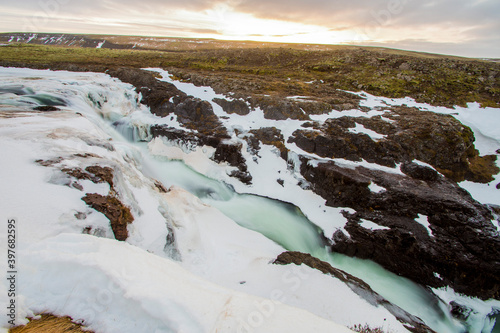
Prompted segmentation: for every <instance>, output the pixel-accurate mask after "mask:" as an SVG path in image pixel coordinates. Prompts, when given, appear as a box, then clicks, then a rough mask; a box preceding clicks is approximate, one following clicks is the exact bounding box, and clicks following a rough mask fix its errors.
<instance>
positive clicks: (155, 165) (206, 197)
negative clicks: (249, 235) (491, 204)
mask: <svg viewBox="0 0 500 333" xmlns="http://www.w3.org/2000/svg"><path fill="white" fill-rule="evenodd" d="M23 73H24V72H23ZM32 75H34V74H32ZM80 76H82V75H80ZM54 77H55V78H54ZM54 77H50V78H49V79H47V80H46V81H47V82H46V84H45V86H44V84H43V82H37V85H36V86H35V87H34V88H26V87H24V86H9V87H4V88H3V89H4V90H5V92H8V93H10V94H13V95H17V96H21V100H19V99H17V100H16V99H14V98H10V99H9V103H7V104H11V105H21V104H22V103H33V104H36V105H40V104H46V105H49V104H51V103H52V105H66V104H70V105H71V107H72V108H75V109H77V110H78V111H81V112H82V113H84V114H85V115H86V116H87V117H90V118H92V119H93V120H94V121H96V122H99V124H100V126H101V127H102V128H103V129H104V130H105V131H106V132H108V133H109V134H110V135H111V136H113V137H114V138H115V140H116V141H118V142H120V141H121V144H123V145H134V146H135V147H136V148H137V150H138V154H139V155H140V156H138V160H142V161H143V164H144V166H143V168H144V171H145V172H146V173H149V174H150V175H152V176H154V177H155V178H157V179H158V180H160V181H162V182H163V183H164V184H165V185H166V186H171V185H177V186H180V187H182V188H184V189H186V190H188V191H189V192H191V193H193V194H194V195H196V196H198V197H199V198H200V199H201V200H202V201H204V202H205V203H207V204H210V205H212V206H214V207H216V208H218V209H219V210H220V211H222V212H223V213H224V214H225V215H227V216H228V217H230V218H231V219H233V220H234V221H235V222H237V223H238V224H240V225H241V226H243V227H245V228H248V229H251V230H254V231H257V232H259V233H261V234H263V235H264V236H266V237H268V238H269V239H271V240H273V241H274V242H276V243H278V244H280V245H281V246H283V247H284V248H285V249H287V250H290V251H300V252H306V253H310V254H312V255H313V256H316V257H317V258H319V259H322V260H325V261H327V262H329V263H331V264H332V265H333V266H334V267H337V268H339V269H342V270H344V271H346V272H348V273H350V274H352V275H355V276H357V277H359V278H361V279H363V280H364V281H365V282H367V283H368V284H369V285H370V286H371V287H372V288H373V289H374V290H375V291H376V292H378V293H379V294H381V295H382V296H384V297H385V298H386V299H388V300H389V301H390V302H392V303H394V304H396V305H398V306H400V307H401V308H403V309H405V310H406V311H408V312H409V313H411V314H413V315H416V316H418V317H420V318H422V319H423V320H424V321H425V323H426V324H427V325H429V326H430V327H431V328H433V329H434V330H436V332H439V333H447V332H450V333H454V332H473V333H483V332H484V333H490V332H498V330H499V329H498V328H493V331H492V327H491V326H492V325H491V320H490V319H488V318H482V317H480V316H479V315H478V316H476V317H474V316H471V317H474V318H472V319H471V320H469V322H468V323H466V324H464V323H460V322H458V321H457V320H455V319H453V318H452V317H451V315H450V313H449V311H448V309H447V308H446V305H445V304H444V303H443V302H441V301H439V299H438V298H437V297H436V296H435V295H434V294H432V293H430V292H429V291H427V290H426V289H424V288H423V287H421V286H419V285H417V284H415V283H413V282H411V281H410V280H408V279H405V278H402V277H399V276H397V275H395V274H393V273H391V272H388V271H387V270H385V269H383V268H382V267H381V266H379V265H377V264H376V263H374V262H371V261H368V260H361V259H356V258H350V257H347V256H344V255H341V254H336V253H330V252H329V251H327V248H326V247H325V244H324V241H323V238H322V237H321V230H319V228H318V227H317V226H315V225H314V224H313V223H312V222H311V221H309V220H308V219H307V217H306V216H304V214H302V212H301V210H300V209H299V208H297V207H296V206H294V205H291V204H288V203H284V202H281V201H278V200H274V199H270V198H266V197H264V196H257V195H250V194H240V193H236V192H235V191H234V190H233V189H232V188H231V187H230V186H228V185H227V184H225V183H223V182H220V181H217V180H214V179H210V178H208V177H206V176H204V175H202V174H200V173H198V172H196V171H194V170H193V169H191V168H189V167H188V166H187V165H185V164H184V163H183V162H181V161H175V160H169V159H167V158H165V157H155V156H152V155H151V154H150V152H149V150H148V147H147V143H146V142H144V138H145V137H147V133H145V127H146V131H147V126H144V124H141V125H137V124H136V123H134V124H132V123H131V122H129V121H128V118H127V117H126V115H127V114H128V113H130V110H128V111H127V112H125V111H124V110H123V109H125V108H129V109H131V110H132V112H133V111H134V108H135V109H138V108H139V106H138V103H137V98H136V97H134V96H133V94H131V93H130V88H128V89H125V88H124V86H125V85H123V84H121V85H118V83H116V82H115V83H116V87H115V86H113V83H109V82H108V83H107V85H108V86H110V87H111V88H113V90H112V91H107V92H106V93H103V88H102V87H93V86H92V83H93V82H86V81H85V80H88V78H87V76H84V78H83V79H82V78H80V80H83V81H85V82H83V83H82V82H79V81H78V79H76V78H73V79H71V77H68V75H67V74H66V76H63V79H60V78H59V80H60V81H61V82H62V81H64V82H62V83H63V84H64V87H63V88H64V89H63V88H61V89H59V90H58V89H56V88H52V89H50V88H49V86H48V85H50V84H55V83H54V81H53V80H55V79H57V75H54ZM99 79H102V76H99ZM51 80H52V81H51ZM93 80H95V78H94V79H93ZM108 81H109V80H108ZM51 82H52V83H51ZM58 82H59V81H58ZM59 83H60V82H59ZM68 85H73V87H72V89H73V90H70V92H68V91H67V90H68V87H67V86H68ZM40 87H45V89H41V88H40ZM111 88H109V89H111ZM8 89H10V91H7V90H8ZM33 89H34V90H33ZM37 89H40V90H42V93H43V94H42V93H40V94H38V96H36V95H37V94H36V93H35V91H36V90H37ZM46 91H52V92H51V94H50V95H48V94H47V93H46ZM1 93H2V87H0V97H1V96H2V95H1ZM58 94H59V96H58ZM11 96H12V95H11ZM68 99H70V102H68ZM3 102H7V101H6V100H5V99H4V100H3ZM107 104H112V105H111V107H114V108H115V112H110V111H109V110H107V111H106V112H105V110H103V109H104V108H103V105H107ZM89 108H90V109H92V110H90V109H89ZM117 108H121V110H120V111H116V110H117ZM141 112H143V111H141ZM111 124H113V125H114V127H111V126H110V125H111ZM146 125H147V124H146ZM122 135H123V136H122ZM125 138H126V139H127V140H126V139H125ZM127 141H128V142H127ZM262 195H265V193H262ZM478 302H479V301H478ZM473 319H474V320H473ZM488 326H489V328H488Z"/></svg>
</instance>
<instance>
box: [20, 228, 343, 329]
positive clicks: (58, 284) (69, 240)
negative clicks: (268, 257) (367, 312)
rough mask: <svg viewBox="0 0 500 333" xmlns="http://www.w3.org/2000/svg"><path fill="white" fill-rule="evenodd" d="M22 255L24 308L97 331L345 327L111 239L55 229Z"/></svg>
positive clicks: (21, 282)
mask: <svg viewBox="0 0 500 333" xmlns="http://www.w3.org/2000/svg"><path fill="white" fill-rule="evenodd" d="M20 256H22V258H23V260H22V262H21V266H20V272H23V271H24V272H25V273H24V274H20V275H19V277H20V279H19V285H18V287H19V290H22V292H23V296H24V297H23V301H22V305H24V306H25V307H28V308H29V309H30V311H33V312H36V313H39V312H43V311H45V310H46V309H47V308H50V309H52V312H53V313H55V314H59V315H68V314H70V315H73V316H75V317H76V318H80V320H83V321H84V323H85V324H88V327H89V329H93V330H95V331H96V332H110V333H113V332H209V331H217V332H235V331H236V332H238V331H240V332H244V330H245V329H246V326H248V327H251V329H252V331H253V332H270V331H272V332H290V331H292V330H299V331H307V330H310V329H312V330H314V331H318V332H328V331H331V332H349V330H348V329H347V328H345V327H342V326H340V325H337V324H334V323H333V322H331V321H328V320H325V319H321V318H319V317H317V316H314V315H312V314H311V313H309V312H307V311H304V310H301V309H298V308H294V307H290V306H286V305H284V304H282V303H280V302H276V301H271V300H269V299H263V298H260V297H255V296H250V295H248V294H243V293H240V292H237V291H233V290H230V289H226V288H223V287H220V286H217V285H215V284H212V283H210V282H208V281H206V280H204V279H202V278H199V277H197V276H195V275H193V274H192V273H190V272H188V271H186V270H185V269H183V268H182V267H180V266H179V264H177V263H175V262H173V261H171V260H167V259H164V258H160V257H158V256H155V255H153V254H150V253H148V252H146V251H145V250H142V249H140V248H137V247H134V246H131V245H129V244H126V243H120V242H116V241H114V240H109V239H103V238H98V237H93V236H88V235H76V234H60V235H58V236H55V237H52V238H48V239H44V240H41V241H39V242H37V243H36V244H34V245H32V246H29V247H27V248H26V249H24V250H23V251H22V252H21V253H20ZM124 258H126V260H124ZM27 272H29V277H28V275H27V274H26V273H27ZM62 276H64V279H61V278H58V277H62ZM68 295H71V297H68Z"/></svg>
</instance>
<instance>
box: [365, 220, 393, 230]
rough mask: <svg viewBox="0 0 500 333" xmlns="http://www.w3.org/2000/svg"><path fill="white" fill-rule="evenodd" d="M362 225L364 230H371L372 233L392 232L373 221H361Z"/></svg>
mask: <svg viewBox="0 0 500 333" xmlns="http://www.w3.org/2000/svg"><path fill="white" fill-rule="evenodd" d="M360 225H361V226H362V227H363V228H365V229H369V230H372V231H375V230H390V229H391V228H388V227H384V226H382V225H378V224H377V223H375V222H372V221H369V220H365V219H361V220H360Z"/></svg>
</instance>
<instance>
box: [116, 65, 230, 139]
mask: <svg viewBox="0 0 500 333" xmlns="http://www.w3.org/2000/svg"><path fill="white" fill-rule="evenodd" d="M108 74H109V75H111V76H113V77H116V78H118V79H120V80H121V81H123V82H127V83H130V84H132V85H134V86H135V87H136V91H137V92H140V93H141V95H142V101H141V102H142V103H144V104H145V105H147V106H149V108H150V109H151V113H153V114H155V115H157V116H160V117H166V116H169V115H170V114H172V113H174V114H175V115H176V116H177V119H178V120H179V122H180V123H181V124H183V125H184V126H185V127H186V128H189V129H195V130H197V131H198V132H200V133H205V134H207V135H213V134H214V133H217V134H221V135H222V134H225V133H226V129H225V128H224V126H223V125H222V123H221V122H220V121H219V118H218V117H217V116H216V115H215V113H214V111H213V109H212V105H211V104H210V103H209V102H207V101H202V100H200V99H198V98H194V97H192V96H187V95H186V94H185V93H183V92H181V91H180V90H178V89H177V88H176V87H175V86H174V85H173V84H171V83H168V82H163V81H158V80H157V79H156V77H155V75H156V74H154V73H152V72H149V71H144V70H140V69H134V68H118V69H115V70H110V71H108Z"/></svg>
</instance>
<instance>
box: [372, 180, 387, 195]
mask: <svg viewBox="0 0 500 333" xmlns="http://www.w3.org/2000/svg"><path fill="white" fill-rule="evenodd" d="M368 188H369V189H370V191H371V192H373V193H382V192H385V191H387V189H386V188H385V187H382V186H379V185H377V184H375V183H373V182H372V183H370V185H368Z"/></svg>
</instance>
